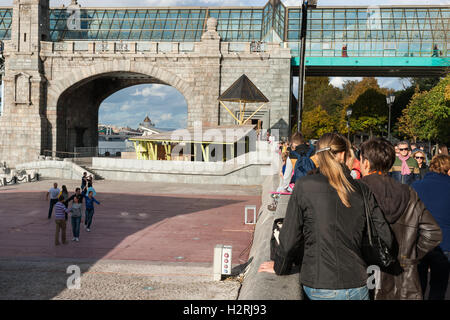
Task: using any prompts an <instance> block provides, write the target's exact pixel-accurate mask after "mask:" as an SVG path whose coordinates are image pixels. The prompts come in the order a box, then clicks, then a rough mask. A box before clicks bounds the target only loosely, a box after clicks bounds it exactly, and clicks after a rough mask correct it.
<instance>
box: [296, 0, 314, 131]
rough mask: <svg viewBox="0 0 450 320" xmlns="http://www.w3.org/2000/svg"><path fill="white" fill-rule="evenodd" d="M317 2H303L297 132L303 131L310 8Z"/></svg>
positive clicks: (309, 0) (304, 0)
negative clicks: (307, 32)
mask: <svg viewBox="0 0 450 320" xmlns="http://www.w3.org/2000/svg"><path fill="white" fill-rule="evenodd" d="M316 7H317V0H302V25H301V31H300V48H299V51H300V61H299V69H298V115H297V131H298V132H300V131H301V129H302V119H303V104H304V99H305V95H304V91H305V90H304V87H305V69H306V68H305V53H306V30H307V28H308V23H307V22H308V8H316Z"/></svg>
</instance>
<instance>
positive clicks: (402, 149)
mask: <svg viewBox="0 0 450 320" xmlns="http://www.w3.org/2000/svg"><path fill="white" fill-rule="evenodd" d="M398 150H400V151H408V150H409V148H398Z"/></svg>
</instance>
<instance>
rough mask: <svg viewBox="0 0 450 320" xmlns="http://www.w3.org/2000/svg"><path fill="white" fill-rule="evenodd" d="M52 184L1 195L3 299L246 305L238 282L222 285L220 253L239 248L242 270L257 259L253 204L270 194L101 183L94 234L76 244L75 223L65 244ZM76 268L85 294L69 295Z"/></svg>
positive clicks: (237, 255) (242, 189)
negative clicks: (52, 211) (216, 260)
mask: <svg viewBox="0 0 450 320" xmlns="http://www.w3.org/2000/svg"><path fill="white" fill-rule="evenodd" d="M52 183H53V181H52V180H47V181H40V182H38V183H29V184H23V185H14V186H9V187H5V188H2V189H0V203H1V206H0V215H1V217H2V223H1V224H0V288H1V289H0V299H22V298H32V299H74V298H75V299H77V298H80V299H122V298H123V299H235V298H236V296H237V292H238V290H239V286H240V283H239V282H238V281H236V280H234V281H232V280H230V281H225V282H220V283H217V282H213V281H212V262H213V248H214V246H215V245H216V244H226V245H232V246H233V265H235V266H238V265H241V264H244V263H245V262H246V261H247V259H248V252H249V248H248V247H249V245H250V244H251V239H252V235H253V230H254V227H253V226H252V225H245V224H244V207H245V205H257V206H259V205H260V202H261V200H260V194H261V190H260V187H238V186H214V188H212V187H211V186H201V185H179V184H177V185H171V184H166V185H160V184H151V183H131V182H130V183H122V182H111V181H108V182H106V181H98V182H96V183H95V185H94V187H95V189H96V191H97V195H96V198H97V199H98V200H99V201H100V202H101V205H100V206H97V207H96V210H95V215H94V221H93V225H92V228H91V230H92V231H91V232H90V233H88V232H86V231H85V230H84V228H82V230H81V234H80V242H78V243H75V242H72V241H70V240H71V239H72V234H71V228H70V223H68V228H67V239H68V244H67V245H60V246H57V247H55V245H54V233H55V222H54V219H53V218H52V219H51V220H48V219H47V212H48V201H46V200H45V194H46V191H47V190H48V189H49V188H50V187H51V185H52ZM58 183H59V187H61V186H62V185H63V184H65V185H66V186H67V187H68V190H69V191H72V190H74V189H75V187H77V186H78V184H79V182H78V181H58ZM69 265H78V266H79V267H80V268H81V272H82V287H81V289H80V290H68V289H67V288H66V281H67V278H68V277H69V276H70V275H69V274H66V269H67V267H68V266H69Z"/></svg>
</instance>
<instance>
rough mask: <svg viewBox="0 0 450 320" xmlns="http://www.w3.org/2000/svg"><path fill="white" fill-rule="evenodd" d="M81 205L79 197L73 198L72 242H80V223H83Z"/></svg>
mask: <svg viewBox="0 0 450 320" xmlns="http://www.w3.org/2000/svg"><path fill="white" fill-rule="evenodd" d="M81 205H82V204H81V203H80V200H79V198H78V197H74V198H73V204H72V208H70V212H71V213H72V214H71V217H70V219H71V222H72V234H73V239H72V241H76V242H78V241H80V223H81V216H82V212H81V210H82V207H81Z"/></svg>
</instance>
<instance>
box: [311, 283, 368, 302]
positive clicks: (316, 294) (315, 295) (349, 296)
mask: <svg viewBox="0 0 450 320" xmlns="http://www.w3.org/2000/svg"><path fill="white" fill-rule="evenodd" d="M303 289H304V290H305V293H306V295H307V296H308V298H309V299H310V300H369V289H367V287H366V286H364V287H361V288H353V289H340V290H330V289H314V288H310V287H307V286H303Z"/></svg>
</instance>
